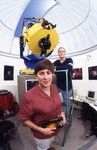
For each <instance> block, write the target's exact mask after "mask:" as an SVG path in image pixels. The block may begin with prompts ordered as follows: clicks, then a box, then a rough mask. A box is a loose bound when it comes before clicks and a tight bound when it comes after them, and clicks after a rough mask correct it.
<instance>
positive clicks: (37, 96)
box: [18, 59, 66, 150]
mask: <svg viewBox="0 0 97 150" xmlns="http://www.w3.org/2000/svg"><path fill="white" fill-rule="evenodd" d="M53 73H54V65H53V63H51V62H50V61H49V60H48V59H44V60H42V61H40V62H38V63H37V65H36V68H35V74H36V78H37V81H38V84H37V85H35V86H34V87H33V88H32V89H30V90H28V91H27V92H26V93H25V94H24V96H23V99H22V103H21V105H20V111H19V114H18V117H19V119H20V120H21V121H22V122H23V123H24V124H25V125H26V126H28V127H29V128H30V129H31V131H32V134H33V137H34V139H35V143H36V147H37V150H55V148H54V147H51V143H52V142H53V140H54V136H55V135H56V134H57V133H58V131H59V128H57V127H55V126H51V127H49V126H48V127H45V128H44V127H42V126H41V122H43V121H45V120H50V119H53V118H56V117H58V116H61V117H62V118H63V120H62V121H61V122H60V126H64V125H65V123H66V119H65V114H64V112H63V111H62V106H61V100H60V97H59V94H58V90H57V87H56V86H55V84H53V83H52V80H53Z"/></svg>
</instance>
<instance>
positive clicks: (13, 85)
mask: <svg viewBox="0 0 97 150" xmlns="http://www.w3.org/2000/svg"><path fill="white" fill-rule="evenodd" d="M4 65H8V66H14V80H10V81H8V80H5V81H4ZM24 67H25V65H24V62H23V60H22V59H16V58H10V57H4V56H0V90H1V89H7V90H9V91H11V92H12V93H13V95H14V98H15V99H16V101H18V92H17V75H18V74H19V70H20V69H22V68H24Z"/></svg>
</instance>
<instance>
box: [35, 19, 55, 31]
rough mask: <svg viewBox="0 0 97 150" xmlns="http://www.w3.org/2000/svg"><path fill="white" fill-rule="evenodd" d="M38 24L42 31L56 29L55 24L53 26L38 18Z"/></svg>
mask: <svg viewBox="0 0 97 150" xmlns="http://www.w3.org/2000/svg"><path fill="white" fill-rule="evenodd" d="M38 23H40V24H41V25H42V27H43V28H44V29H48V30H50V29H54V28H55V27H56V24H55V25H53V24H52V23H51V22H49V21H48V20H46V19H44V18H39V19H38Z"/></svg>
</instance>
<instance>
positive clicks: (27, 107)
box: [18, 96, 33, 122]
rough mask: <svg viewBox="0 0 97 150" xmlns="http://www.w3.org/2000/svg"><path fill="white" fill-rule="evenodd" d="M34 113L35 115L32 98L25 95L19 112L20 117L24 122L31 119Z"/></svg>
mask: <svg viewBox="0 0 97 150" xmlns="http://www.w3.org/2000/svg"><path fill="white" fill-rule="evenodd" d="M28 97H29V96H28ZM32 115H33V107H32V104H31V103H30V100H29V99H28V98H27V96H24V98H23V100H22V103H21V104H20V110H19V113H18V118H19V119H20V120H21V121H22V122H24V121H26V120H28V119H30V118H31V116H32Z"/></svg>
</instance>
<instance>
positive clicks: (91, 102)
mask: <svg viewBox="0 0 97 150" xmlns="http://www.w3.org/2000/svg"><path fill="white" fill-rule="evenodd" d="M74 101H77V102H81V103H83V102H85V103H87V104H89V105H90V106H91V107H92V108H93V109H94V110H96V111H97V100H89V99H87V98H86V96H76V97H74Z"/></svg>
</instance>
